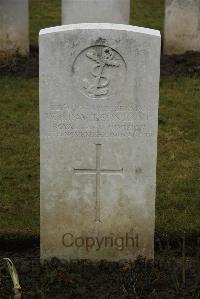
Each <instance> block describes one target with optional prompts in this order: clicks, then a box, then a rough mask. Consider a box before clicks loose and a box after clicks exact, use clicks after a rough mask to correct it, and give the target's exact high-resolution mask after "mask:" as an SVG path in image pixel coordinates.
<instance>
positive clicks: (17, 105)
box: [0, 0, 200, 235]
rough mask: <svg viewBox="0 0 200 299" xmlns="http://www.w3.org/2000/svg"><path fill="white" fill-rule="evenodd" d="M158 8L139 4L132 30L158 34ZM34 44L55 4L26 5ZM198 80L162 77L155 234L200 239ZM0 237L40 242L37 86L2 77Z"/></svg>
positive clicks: (145, 0)
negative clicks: (33, 238) (137, 28)
mask: <svg viewBox="0 0 200 299" xmlns="http://www.w3.org/2000/svg"><path fill="white" fill-rule="evenodd" d="M163 2H164V1H163V0H160V1H159V0H137V1H135V2H134V3H135V4H134V6H132V16H133V17H134V18H131V23H134V24H135V25H140V26H147V27H151V28H156V29H159V30H161V31H162V28H163ZM30 8H31V12H30V17H31V24H30V32H31V38H30V39H31V44H32V45H33V46H36V45H37V35H38V31H39V30H40V29H41V28H44V27H48V26H54V25H58V24H60V0H59V1H58V0H56V1H52V0H43V1H41V0H40V1H39V0H31V1H30ZM199 83H200V80H199V78H198V77H197V76H192V77H187V76H185V77H184V76H181V77H178V78H176V77H174V76H171V77H166V76H164V77H162V78H161V85H160V109H159V139H158V171H157V198H156V232H157V234H158V235H163V234H166V233H167V234H170V235H179V234H180V233H182V232H183V231H186V232H187V234H188V235H193V234H197V233H199V232H200V220H199V216H198V214H199V210H200V203H199V200H198V196H199V193H200V192H199V186H200V184H199V176H198V173H199V168H198V160H199V139H198V138H199V131H200V130H199V123H198V117H199V96H200V84H199ZM0 98H1V101H0V126H1V144H0V146H1V148H0V153H1V155H0V157H1V185H0V188H1V189H0V194H1V199H0V234H4V235H6V234H16V233H18V234H35V235H38V234H39V124H38V79H37V78H35V79H22V78H14V77H13V76H12V77H4V78H3V77H1V79H0Z"/></svg>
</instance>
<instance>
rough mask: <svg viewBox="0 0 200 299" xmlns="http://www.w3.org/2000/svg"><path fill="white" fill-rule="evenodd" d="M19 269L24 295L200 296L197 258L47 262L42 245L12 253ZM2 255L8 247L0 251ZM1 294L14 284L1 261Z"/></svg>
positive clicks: (52, 297)
mask: <svg viewBox="0 0 200 299" xmlns="http://www.w3.org/2000/svg"><path fill="white" fill-rule="evenodd" d="M6 254H7V255H9V257H10V258H11V259H12V261H13V262H14V263H15V266H16V268H17V270H18V274H19V279H20V285H21V287H22V292H23V297H22V298H24V299H25V298H29V299H30V298H48V299H56V298H59V299H61V298H62V299H64V298H73V299H74V298H80V299H81V298H84V299H85V298H87V299H89V298H98V299H103V298H104V299H105V298H113V299H118V298H120V299H123V298H127V299H128V298H155V299H158V298H159V299H162V298H163V299H164V298H199V297H198V296H199V294H200V288H199V286H200V272H199V262H198V260H197V259H196V258H187V259H186V262H185V265H184V266H183V262H182V258H178V257H176V258H172V257H164V256H163V257H159V258H156V259H155V261H154V263H153V262H152V261H146V260H145V259H142V258H138V259H137V261H136V262H135V263H132V264H130V263H125V262H122V263H107V262H106V261H101V262H99V263H96V264H94V263H91V262H89V261H87V260H83V261H71V263H68V262H61V261H59V260H58V259H56V258H53V259H52V260H51V262H48V263H47V262H45V263H44V264H43V265H41V264H40V262H39V248H38V247H33V248H32V249H29V250H28V251H21V252H19V253H18V254H16V253H13V252H7V253H6ZM0 257H5V252H4V253H2V252H1V251H0ZM0 277H1V280H0V298H2V299H3V298H6V299H7V298H10V297H9V296H10V295H11V293H12V283H11V279H10V276H9V273H8V270H7V268H6V265H5V263H4V262H2V260H1V261H0Z"/></svg>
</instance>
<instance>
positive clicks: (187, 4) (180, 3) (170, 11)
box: [164, 0, 200, 55]
mask: <svg viewBox="0 0 200 299" xmlns="http://www.w3.org/2000/svg"><path fill="white" fill-rule="evenodd" d="M165 5H166V7H165V40H164V52H165V54H168V55H170V54H183V53H185V52H187V51H197V52H199V51H200V0H166V3H165Z"/></svg>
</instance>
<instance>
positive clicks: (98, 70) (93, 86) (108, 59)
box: [84, 47, 120, 96]
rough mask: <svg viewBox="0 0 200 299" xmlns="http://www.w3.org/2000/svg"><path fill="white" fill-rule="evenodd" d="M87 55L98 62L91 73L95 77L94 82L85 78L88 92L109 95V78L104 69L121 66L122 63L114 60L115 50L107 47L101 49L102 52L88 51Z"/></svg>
mask: <svg viewBox="0 0 200 299" xmlns="http://www.w3.org/2000/svg"><path fill="white" fill-rule="evenodd" d="M86 56H87V57H88V58H89V59H91V60H93V61H95V62H96V64H95V65H94V66H93V68H92V71H91V75H92V76H93V77H94V80H93V81H92V82H89V80H88V79H84V83H85V86H84V88H85V89H86V91H87V93H88V95H89V96H102V95H107V94H108V92H109V87H108V86H109V83H110V80H109V78H108V77H107V76H106V75H105V74H104V69H105V67H106V66H112V67H119V66H120V63H119V62H118V61H117V60H114V51H113V50H112V49H111V48H109V47H105V48H103V50H102V51H101V54H100V55H99V53H98V52H97V51H92V52H88V53H87V54H86Z"/></svg>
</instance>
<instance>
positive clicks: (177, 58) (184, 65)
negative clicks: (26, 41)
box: [0, 47, 200, 78]
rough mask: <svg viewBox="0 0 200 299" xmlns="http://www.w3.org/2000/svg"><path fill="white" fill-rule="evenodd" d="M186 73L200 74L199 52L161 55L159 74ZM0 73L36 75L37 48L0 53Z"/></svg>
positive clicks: (25, 76)
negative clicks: (26, 54) (23, 53)
mask: <svg viewBox="0 0 200 299" xmlns="http://www.w3.org/2000/svg"><path fill="white" fill-rule="evenodd" d="M187 74H189V75H193V74H200V53H196V52H187V53H186V54H183V55H171V56H167V55H165V56H162V57H161V75H177V76H180V75H187ZM0 75H1V76H10V75H13V76H20V77H22V78H32V77H38V75H39V53H38V48H35V47H31V49H30V55H29V57H22V56H19V55H18V56H16V57H10V56H6V55H0Z"/></svg>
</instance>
